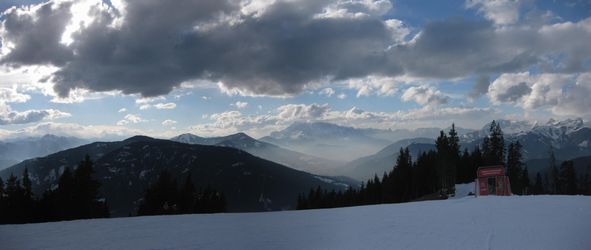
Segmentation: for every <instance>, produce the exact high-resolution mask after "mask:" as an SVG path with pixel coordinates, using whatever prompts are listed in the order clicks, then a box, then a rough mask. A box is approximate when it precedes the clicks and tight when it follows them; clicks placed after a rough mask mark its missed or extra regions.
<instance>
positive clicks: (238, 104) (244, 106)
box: [230, 101, 248, 109]
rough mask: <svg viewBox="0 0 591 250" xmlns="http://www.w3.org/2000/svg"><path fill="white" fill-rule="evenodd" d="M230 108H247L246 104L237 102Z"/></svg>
mask: <svg viewBox="0 0 591 250" xmlns="http://www.w3.org/2000/svg"><path fill="white" fill-rule="evenodd" d="M230 106H232V107H236V108H237V109H245V108H246V107H247V106H248V102H241V101H237V102H235V103H232V104H230Z"/></svg>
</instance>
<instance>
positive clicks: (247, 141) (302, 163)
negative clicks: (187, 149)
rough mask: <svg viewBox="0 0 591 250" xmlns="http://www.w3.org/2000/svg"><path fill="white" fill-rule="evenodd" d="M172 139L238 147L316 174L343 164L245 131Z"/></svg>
mask: <svg viewBox="0 0 591 250" xmlns="http://www.w3.org/2000/svg"><path fill="white" fill-rule="evenodd" d="M170 140H172V141H177V142H182V143H188V144H201V145H215V146H223V147H231V148H236V149H240V150H244V151H246V152H248V153H250V154H253V155H255V156H258V157H261V158H264V159H267V160H270V161H273V162H277V163H280V164H283V165H285V166H288V167H291V168H294V169H297V170H302V171H306V172H311V173H315V174H322V175H335V174H336V173H337V172H336V169H335V168H336V167H337V166H339V165H341V163H339V162H336V161H331V160H327V159H324V158H320V157H316V156H311V155H307V154H303V153H299V152H296V151H292V150H288V149H285V148H282V147H279V146H276V145H274V144H272V143H268V142H264V141H259V140H256V139H254V138H252V137H250V136H248V135H247V134H245V133H237V134H232V135H228V136H222V137H207V138H206V137H200V136H196V135H193V134H182V135H179V136H176V137H173V138H171V139H170Z"/></svg>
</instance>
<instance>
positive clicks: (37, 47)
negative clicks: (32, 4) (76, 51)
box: [0, 2, 73, 65]
mask: <svg viewBox="0 0 591 250" xmlns="http://www.w3.org/2000/svg"><path fill="white" fill-rule="evenodd" d="M71 16H72V15H71V13H70V3H67V2H66V3H62V4H56V3H51V2H49V3H46V4H43V5H42V6H41V7H40V8H38V9H37V10H35V11H34V13H33V15H29V14H24V13H19V11H17V9H16V8H14V9H12V10H10V11H8V12H7V13H6V14H5V15H4V19H5V20H4V22H3V28H4V32H3V34H4V35H3V37H2V40H3V43H2V44H3V45H4V44H6V43H5V42H4V41H11V42H12V43H13V44H15V45H16V46H15V48H14V49H13V50H11V51H10V53H8V54H7V55H6V56H4V57H3V58H2V60H0V62H1V63H8V64H12V65H29V64H54V65H63V64H64V63H65V62H67V61H69V60H71V59H72V56H73V54H72V51H71V50H70V49H68V48H67V47H66V46H65V45H63V44H61V43H60V41H61V37H62V33H64V31H65V27H66V25H67V24H68V22H69V20H70V18H71Z"/></svg>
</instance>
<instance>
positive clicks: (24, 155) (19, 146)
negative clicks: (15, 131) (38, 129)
mask: <svg viewBox="0 0 591 250" xmlns="http://www.w3.org/2000/svg"><path fill="white" fill-rule="evenodd" d="M85 143H87V141H86V140H83V139H79V138H76V137H65V136H56V135H51V134H47V135H44V136H41V137H26V138H20V139H12V140H7V141H0V170H2V169H4V168H7V167H10V166H12V165H14V164H16V163H19V162H21V161H23V160H26V159H30V158H34V157H39V156H45V155H48V154H51V153H55V152H58V151H62V150H64V149H68V148H72V147H76V146H80V145H82V144H85Z"/></svg>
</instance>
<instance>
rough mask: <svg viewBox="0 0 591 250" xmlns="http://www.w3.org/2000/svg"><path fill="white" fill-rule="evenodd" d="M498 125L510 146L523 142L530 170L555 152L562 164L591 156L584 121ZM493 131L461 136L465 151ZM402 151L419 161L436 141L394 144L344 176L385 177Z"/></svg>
mask: <svg viewBox="0 0 591 250" xmlns="http://www.w3.org/2000/svg"><path fill="white" fill-rule="evenodd" d="M496 122H497V123H498V124H499V125H500V126H501V129H502V130H503V132H504V135H505V140H506V144H508V143H509V142H512V141H519V142H520V143H521V144H522V145H523V151H522V152H523V157H524V161H526V162H529V166H530V167H533V168H534V169H540V168H542V166H537V165H535V164H539V163H541V162H544V164H543V166H544V167H546V166H547V160H546V161H544V160H545V159H547V158H548V156H549V152H550V150H553V151H554V154H555V156H556V158H557V160H558V161H563V160H569V159H574V158H578V157H584V156H590V155H591V128H590V127H589V126H587V125H586V124H584V122H583V120H582V119H567V120H564V121H556V120H549V121H548V122H547V123H544V124H538V123H530V122H527V121H509V120H497V121H496ZM489 128H490V123H489V124H486V125H484V126H483V127H482V129H480V130H476V131H471V132H467V131H466V130H464V133H463V134H462V133H459V135H460V145H461V148H462V150H463V149H464V148H467V149H468V150H472V149H473V148H474V147H477V146H479V145H481V144H482V140H483V138H484V137H485V136H487V135H488V134H489ZM446 131H448V129H446ZM401 147H409V150H410V152H411V155H412V157H413V159H416V158H417V155H418V153H419V152H425V151H428V150H431V149H434V148H435V139H433V138H412V139H405V140H401V141H398V142H395V143H392V144H390V145H388V146H386V147H385V148H383V149H382V150H380V151H379V152H378V153H376V154H373V155H369V156H365V157H360V158H358V159H355V160H353V161H350V162H348V163H347V164H346V166H345V168H344V170H345V171H346V172H345V173H344V174H345V175H348V176H351V177H353V178H356V179H358V180H365V179H367V178H370V177H373V176H374V174H377V175H379V176H381V174H383V172H384V171H389V170H391V169H392V167H393V166H394V163H395V161H396V157H397V156H398V151H399V150H400V148H401ZM537 159H541V161H540V160H537ZM534 165H535V166H534ZM530 174H532V172H530Z"/></svg>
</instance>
